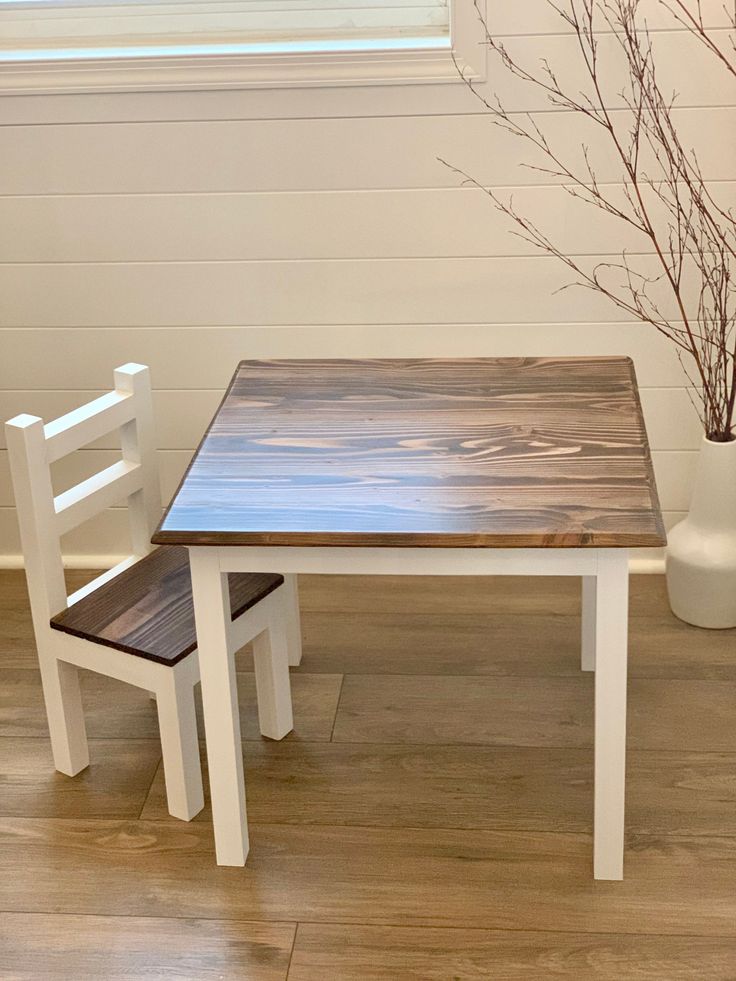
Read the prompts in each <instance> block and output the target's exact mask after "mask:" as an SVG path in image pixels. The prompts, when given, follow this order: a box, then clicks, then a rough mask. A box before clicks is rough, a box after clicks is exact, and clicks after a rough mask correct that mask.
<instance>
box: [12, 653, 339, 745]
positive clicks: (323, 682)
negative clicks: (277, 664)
mask: <svg viewBox="0 0 736 981" xmlns="http://www.w3.org/2000/svg"><path fill="white" fill-rule="evenodd" d="M82 675H83V678H82V692H83V699H84V704H85V715H86V719H87V732H88V734H89V735H90V736H91V737H95V738H98V739H126V738H135V739H158V721H157V716H156V705H155V703H154V702H152V701H151V699H150V698H149V697H148V694H147V693H146V692H145V691H143V690H142V689H140V688H133V687H131V686H130V685H125V684H123V683H122V682H119V681H114V680H112V679H110V678H105V677H103V676H102V675H98V674H95V673H94V672H91V671H85V672H82ZM341 684H342V677H341V676H340V675H330V674H320V675H309V674H299V675H295V676H294V677H293V678H292V694H293V700H294V718H295V726H294V732H293V733H292V734H291V735H290V736H287V739H310V740H327V739H329V738H330V733H331V731H332V725H333V721H334V718H335V711H336V709H337V703H338V699H339V696H340V686H341ZM238 695H239V699H240V708H241V727H242V732H243V736H244V738H246V739H258V738H259V730H258V713H257V705H256V689H255V678H254V676H253V674H248V673H243V674H239V675H238ZM195 697H196V699H197V705H198V717H199V731H200V732H201V733H204V726H203V724H202V716H201V704H200V698H199V691H198V690H197V692H196V694H195ZM47 733H48V729H47V726H46V712H45V709H44V704H43V693H42V691H41V679H40V675H39V673H38V671H36V670H31V669H17V670H2V669H0V736H8V735H10V736H43V737H46V736H47Z"/></svg>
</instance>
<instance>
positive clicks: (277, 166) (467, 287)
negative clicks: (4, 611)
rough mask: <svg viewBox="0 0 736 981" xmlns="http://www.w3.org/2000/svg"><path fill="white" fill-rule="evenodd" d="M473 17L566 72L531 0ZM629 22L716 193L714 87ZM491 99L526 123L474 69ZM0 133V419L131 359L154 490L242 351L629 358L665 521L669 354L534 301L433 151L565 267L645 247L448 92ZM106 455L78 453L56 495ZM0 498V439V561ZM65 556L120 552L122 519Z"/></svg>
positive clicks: (25, 125)
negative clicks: (140, 371) (497, 196)
mask: <svg viewBox="0 0 736 981" xmlns="http://www.w3.org/2000/svg"><path fill="white" fill-rule="evenodd" d="M490 3H491V10H492V13H491V16H492V17H493V18H495V24H496V26H497V27H498V29H499V30H501V31H502V32H503V33H504V34H505V35H507V36H508V41H507V43H508V45H509V47H512V46H516V48H515V49H516V50H517V51H518V52H519V53H520V56H522V57H525V58H529V59H535V58H538V57H539V56H542V55H544V56H546V57H549V59H550V60H551V61H555V62H558V63H560V64H569V63H570V61H571V59H570V57H569V51H570V39H569V38H568V37H565V36H563V35H561V34H560V31H559V25H558V23H557V21H556V19H554V17H553V16H552V15H551V14H550V12H549V9H548V8H547V5H546V4H545V3H544V0H527V2H525V3H524V4H523V5H522V4H502V3H500V2H499V3H495V0H490ZM709 6H710V8H711V9H709V10H708V16H709V19H710V23H712V24H713V25H715V26H719V25H723V23H724V21H723V17H724V14H723V11H722V6H721V4H720V2H719V0H716V2H713V3H711V4H710V5H709ZM651 13H652V18H653V19H652V21H651V23H652V25H653V27H654V28H655V29H656V32H657V33H656V36H655V43H656V45H657V53H658V56H659V60H660V64H661V67H662V72H663V75H664V77H665V79H666V80H667V79H669V80H671V81H672V83H673V85H676V87H677V88H678V90H679V91H680V93H681V94H680V99H679V102H678V105H679V106H680V108H679V109H678V110H677V118H678V124H679V126H680V128H681V133H682V135H683V138H684V140H685V141H686V142H692V143H694V144H695V145H696V146H697V148H698V151H699V156H700V160H701V164H702V167H703V170H704V172H705V174H706V176H707V177H709V178H710V179H712V180H713V181H714V182H715V183H714V189H715V191H716V193H717V194H718V195H719V196H721V198H722V199H723V200H724V201H729V200H730V201H731V202H732V201H733V191H734V188H735V187H736V140H735V138H734V137H735V134H736V127H735V126H734V122H736V93H735V92H734V87H733V85H732V84H731V83H730V82H729V80H728V78H727V77H726V76H725V74H724V73H722V72H720V71H719V69H718V67H717V66H716V65H715V64H714V63H713V62H712V61H710V60H709V59H708V58H706V57H705V56H704V53H703V52H702V51H700V50H699V49H698V47H697V45H695V43H694V42H693V41H692V40H691V39H689V38H688V37H687V35H685V34H683V32H681V31H678V30H672V29H671V28H672V24H671V22H669V21H668V20H667V15H666V13H664V12H663V11H662V9H661V8H660V6H659V5H658V4H657V3H656V0H651ZM605 43H606V42H605V40H604V44H605ZM682 64H687V65H688V66H689V71H688V73H687V76H686V77H683V73H682V72H681V71H680V66H681V65H682ZM491 87H492V88H494V89H496V90H498V91H500V92H502V94H503V95H504V98H505V100H506V102H507V105H510V106H512V107H513V108H514V109H519V110H522V109H523V110H529V109H531V110H543V109H544V106H543V104H541V103H540V102H539V100H538V98H537V97H536V96H534V95H530V94H529V93H527V92H525V91H520V90H519V89H518V88H516V87H514V86H511V85H509V82H508V79H506V78H505V77H504V76H502V75H501V74H499V73H498V72H497V69H496V68H495V67H494V66H491ZM618 111H619V112H620V111H621V110H618ZM543 123H544V126H545V128H546V130H547V131H548V133H549V134H550V135H551V137H552V138H553V139H558V140H560V141H564V142H565V144H566V145H568V146H574V145H576V143H577V142H578V141H581V140H584V139H587V141H588V142H590V143H591V152H592V154H593V156H594V158H595V160H596V166H597V169H598V176H599V179H600V180H601V181H608V182H615V181H616V180H617V179H618V176H619V175H618V171H617V169H616V167H615V162H614V160H613V158H612V157H611V155H610V154H609V153H608V152H607V150H606V148H605V147H604V146H602V145H600V144H598V143H596V141H595V139H593V138H591V135H590V134H586V133H585V132H584V131H583V130H582V128H581V125H580V121H579V120H577V119H576V118H574V117H571V116H569V115H568V114H566V113H561V112H550V111H546V110H545V112H544V117H543ZM0 124H1V125H0V324H1V327H2V329H1V332H0V390H1V391H0V416H1V417H2V418H8V417H9V416H11V415H13V414H15V413H16V412H19V411H28V412H33V413H37V414H39V415H42V416H45V417H48V418H50V417H53V416H55V415H57V414H59V413H61V412H63V411H66V410H68V409H69V408H71V407H72V406H74V405H77V404H79V403H81V402H83V401H85V400H87V399H89V398H92V397H94V395H95V394H97V393H98V392H99V391H100V390H102V389H104V388H105V387H106V386H107V385H108V384H109V382H110V379H111V369H112V368H113V367H114V366H115V365H117V364H118V363H121V362H124V361H129V360H136V361H141V362H143V363H146V364H149V365H151V367H152V370H153V378H154V385H155V388H156V403H157V411H158V431H159V443H160V446H161V468H162V480H163V486H164V493H165V496H166V497H168V496H169V495H170V494H171V492H172V490H173V488H174V487H175V486H176V483H177V481H178V479H179V477H180V475H181V473H182V471H183V469H184V467H185V465H186V463H187V461H188V459H189V456H190V454H191V452H192V449H193V447H194V446H195V445H196V443H197V441H198V439H199V437H200V435H201V433H202V431H203V429H204V427H205V425H206V423H207V421H208V420H209V417H210V416H211V414H212V412H213V410H214V408H215V406H216V404H217V402H218V400H219V398H220V395H221V392H222V388H223V386H224V385H225V384H226V382H227V380H228V378H229V375H230V374H231V372H232V369H233V367H234V364H235V362H236V361H237V360H238V359H240V358H243V357H277V356H292V355H293V356H307V357H308V356H314V357H322V356H328V355H329V356H355V355H364V356H370V355H389V354H395V355H406V356H419V355H458V356H461V355H535V354H582V353H599V354H610V353H621V354H630V355H631V356H632V357H633V358H634V360H635V362H636V368H637V373H638V377H639V381H640V384H641V386H642V401H643V405H644V410H645V414H646V417H647V423H648V426H649V432H650V438H651V443H652V446H653V450H654V458H655V466H656V470H657V476H658V481H659V487H660V495H661V499H662V504H663V507H664V509H665V511H666V512H667V515H666V516H667V520H668V522H669V523H672V522H673V521H675V520H677V519H678V518H679V517H680V516H681V514H682V512H683V511H684V510H685V508H686V507H687V504H688V496H689V488H690V483H691V479H692V474H693V467H694V462H695V457H696V450H697V446H698V443H699V439H700V429H699V423H698V420H697V417H696V415H695V413H694V411H693V409H692V407H691V405H690V402H689V399H688V396H687V393H686V391H685V389H684V388H683V376H682V372H681V369H680V367H679V365H678V362H677V359H676V358H675V356H674V354H673V352H672V351H671V350H670V349H669V348H668V347H667V345H666V344H665V343H664V342H663V341H662V339H661V338H660V337H659V336H657V335H656V334H655V333H654V332H653V331H651V330H649V329H647V328H646V327H643V326H640V325H638V324H634V323H629V322H625V321H622V320H621V315H620V313H619V312H617V311H616V310H615V308H613V307H612V306H610V305H609V304H607V303H606V302H604V301H603V300H602V299H601V298H599V297H598V296H596V295H594V294H592V293H586V292H581V291H575V290H566V291H564V292H562V293H558V292H555V291H556V290H557V288H558V287H559V286H561V285H563V284H564V283H565V282H567V276H566V273H565V271H564V269H561V268H560V267H559V266H558V265H557V264H556V263H555V262H554V261H553V260H551V259H548V258H546V257H539V256H537V255H534V254H532V253H531V250H530V249H529V248H528V247H527V246H526V245H525V244H524V243H523V242H520V241H519V240H518V239H517V238H514V237H513V236H511V235H510V234H509V228H508V226H507V224H505V222H504V220H503V219H502V217H501V216H500V215H498V214H497V213H496V212H495V211H494V210H493V209H492V206H491V205H490V202H489V201H488V200H487V199H486V198H485V197H484V196H483V195H482V193H480V192H478V191H476V190H472V189H467V188H460V187H458V186H457V185H458V182H457V178H456V177H455V175H454V174H452V173H451V172H450V171H448V170H447V168H445V167H443V166H442V165H441V164H440V163H439V162H438V160H437V157H438V156H440V157H444V158H446V159H448V160H451V161H452V162H453V163H455V164H456V165H457V166H460V167H462V168H464V169H466V170H467V171H469V172H470V173H472V174H473V175H474V176H475V177H476V178H477V179H479V180H481V181H482V182H484V183H486V184H489V185H493V186H495V187H500V188H503V189H505V190H508V191H509V193H513V194H514V199H515V203H516V205H517V207H518V208H519V209H521V210H525V211H528V212H529V213H530V214H532V215H534V216H535V218H536V219H537V221H538V223H539V224H541V225H543V226H544V225H546V226H547V227H551V228H554V229H555V231H556V233H557V234H558V239H559V241H560V242H561V244H562V246H563V248H565V249H567V250H569V251H570V252H571V253H574V254H576V255H581V256H604V255H606V254H608V253H610V252H611V251H615V250H616V249H618V248H621V247H623V246H626V247H628V248H630V249H632V250H633V251H643V252H646V251H647V246H646V243H641V242H638V241H636V240H635V239H633V240H632V239H631V238H630V237H627V236H626V235H625V234H624V233H623V232H622V230H621V229H620V228H619V227H618V226H617V225H616V224H615V223H612V222H610V221H607V220H606V219H605V216H601V217H600V220H599V219H598V218H596V217H594V216H592V215H591V214H590V213H589V212H588V211H586V210H584V209H581V206H580V204H579V203H577V202H575V201H574V200H572V199H571V198H570V197H569V196H568V195H567V194H566V193H565V192H564V190H563V189H561V188H560V187H559V186H557V185H556V184H555V183H554V182H553V181H551V180H549V179H544V178H541V177H540V175H539V173H536V172H535V171H533V170H529V169H526V168H524V167H522V166H520V164H521V163H522V162H523V161H525V160H526V161H529V162H534V161H533V160H532V159H531V158H530V157H528V156H526V155H524V156H522V153H521V147H520V145H519V144H518V143H516V142H514V141H513V140H512V139H511V138H510V137H508V136H507V135H506V134H504V133H503V132H502V131H500V130H498V129H497V128H495V127H493V126H492V125H491V124H490V123H489V121H488V119H487V118H485V117H484V116H483V115H482V113H480V112H479V107H478V104H477V103H476V102H475V101H474V100H473V99H472V97H470V96H469V94H468V93H467V92H466V91H465V90H464V88H463V86H462V85H407V86H404V87H403V88H399V87H390V86H373V87H361V88H353V89H345V88H333V89H323V90H315V89H312V90H292V91H288V92H287V91H284V90H273V89H272V90H263V91H257V90H249V91H243V92H192V93H186V92H180V93H170V94H162V93H140V94H124V95H88V96H82V95H76V96H75V95H65V96H56V97H40V96H35V97H12V98H7V97H6V98H4V99H0ZM645 261H647V260H645ZM112 452H113V444H111V443H110V442H109V441H108V442H105V441H103V442H101V443H100V444H97V445H96V446H95V447H94V448H92V449H89V450H86V451H83V452H80V453H79V454H78V455H77V458H76V459H74V460H73V461H70V463H69V464H64V466H63V468H62V469H61V470H60V472H59V473H58V475H57V477H58V481H59V487H60V488H61V487H63V486H68V485H69V484H70V483H72V482H74V480H75V479H77V478H80V477H84V476H87V475H88V474H89V473H91V472H92V471H94V470H95V469H99V468H101V467H103V466H105V465H107V464H108V462H110V459H111V455H112ZM12 503H13V502H12V490H11V487H10V480H9V474H8V469H7V459H6V454H5V451H4V449H3V448H1V447H0V562H2V561H8V560H9V557H12V556H14V555H17V553H18V551H19V543H18V535H17V529H16V526H15V516H14V513H13V509H12ZM67 550H68V552H69V553H70V554H73V555H84V554H92V555H100V554H116V553H120V552H122V551H124V550H125V534H124V524H123V521H122V514H121V512H120V511H115V510H113V511H111V512H108V513H107V514H106V515H104V516H103V517H102V518H101V519H100V520H99V521H96V522H93V523H90V525H89V526H85V527H84V528H82V529H80V530H79V531H78V532H76V533H74V534H73V535H71V536H69V541H68V543H67Z"/></svg>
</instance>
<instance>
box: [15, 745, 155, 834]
mask: <svg viewBox="0 0 736 981" xmlns="http://www.w3.org/2000/svg"><path fill="white" fill-rule="evenodd" d="M89 750H90V765H89V766H88V767H87V769H86V770H83V771H82V772H81V773H79V774H77V776H76V777H68V776H66V775H65V774H62V773H57V772H56V770H55V769H54V764H53V760H52V757H51V746H50V745H49V743H48V741H47V740H45V739H36V738H28V737H20V738H13V737H12V736H8V737H5V738H2V739H0V785H2V794H1V795H0V814H4V815H25V816H27V817H60V818H73V817H88V818H136V817H138V815H139V814H140V812H141V808H142V807H143V804H144V802H145V800H146V797H147V795H148V790H149V788H150V786H151V781H152V780H153V777H154V775H155V773H156V770H157V768H158V766H159V763H160V760H161V748H160V746H159V743H158V741H157V740H150V739H149V740H134V739H126V740H121V739H115V740H104V739H99V740H98V739H92V740H90V743H89Z"/></svg>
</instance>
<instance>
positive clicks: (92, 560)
mask: <svg viewBox="0 0 736 981" xmlns="http://www.w3.org/2000/svg"><path fill="white" fill-rule="evenodd" d="M643 551H645V552H646V554H642V555H634V556H632V557H631V558H630V559H629V571H630V572H631V574H632V575H662V574H663V573H664V549H646V550H643ZM125 558H127V556H125V555H65V556H64V567H65V568H67V569H111V568H112V567H113V566H114V565H117V563H118V562H122V560H123V559H125ZM22 568H23V556H22V555H0V569H22Z"/></svg>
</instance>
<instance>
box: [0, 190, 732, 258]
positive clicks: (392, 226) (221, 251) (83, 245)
mask: <svg viewBox="0 0 736 981" xmlns="http://www.w3.org/2000/svg"><path fill="white" fill-rule="evenodd" d="M713 189H714V196H715V197H716V199H717V200H719V202H720V203H721V204H722V205H723V206H724V207H728V206H729V205H730V203H731V201H733V200H734V197H736V183H734V182H731V181H727V182H723V183H720V184H715V185H713ZM498 193H499V195H500V196H501V197H502V198H503V199H504V200H510V199H513V202H514V207H515V208H516V209H518V211H519V213H520V214H523V215H529V216H530V217H531V218H532V219H533V220H534V222H535V223H536V224H537V225H538V226H539V227H540V228H542V229H546V230H547V231H548V232H549V233H550V234H552V235H553V236H554V241H555V243H556V244H557V245H558V246H559V247H560V248H561V249H562V251H563V252H567V253H570V254H578V255H586V254H589V255H600V254H603V253H606V252H607V251H609V250H610V248H611V242H612V241H616V242H618V243H620V245H621V247H622V248H624V247H625V248H626V249H627V251H628V252H630V253H637V252H639V253H640V252H649V253H651V252H652V251H653V248H652V245H651V242H650V241H649V240H648V239H647V238H646V237H645V236H644V235H642V234H640V233H638V232H636V231H635V230H633V229H631V228H629V227H628V226H626V225H624V224H623V223H622V222H620V221H619V220H617V219H615V218H613V217H611V216H610V215H606V214H605V213H604V212H601V213H600V214H598V215H596V217H595V220H592V213H591V208H590V206H589V205H587V204H585V203H584V202H583V201H581V199H580V198H579V197H573V196H571V195H570V194H569V193H568V191H567V190H566V189H565V188H563V187H560V186H543V187H523V186H522V187H516V188H504V189H501V190H498ZM606 194H607V196H608V197H609V199H610V200H612V201H614V202H615V203H617V204H618V203H619V202H621V203H623V189H622V187H621V186H620V185H615V186H611V187H610V188H607V189H606ZM654 211H655V212H656V208H655V209H654ZM512 228H513V226H512V223H511V222H510V221H508V220H507V219H506V218H504V217H503V216H502V215H501V214H500V213H499V212H498V211H497V210H496V209H495V206H494V204H493V202H492V200H491V199H490V198H489V197H488V196H487V195H485V194H484V193H483V192H482V191H481V190H479V189H477V188H436V189H431V190H429V189H427V190H422V189H417V190H413V191H412V190H400V191H399V190H393V191H338V192H334V191H330V192H324V191H322V192H293V193H284V194H271V193H223V194H203V193H197V194H155V195H127V194H121V195H69V196H66V195H63V196H47V197H39V196H34V197H26V196H21V197H5V198H0V262H166V261H206V262H215V261H218V260H225V261H231V260H239V259H240V260H244V259H249V260H262V259H350V258H356V259H373V258H416V257H430V258H436V257H447V256H451V257H466V256H516V255H518V256H524V255H537V254H538V250H537V249H535V248H534V246H532V245H531V244H530V243H529V242H527V241H526V240H524V239H522V238H520V237H519V236H517V235H511V234H509V232H510V231H511V230H512ZM287 230H288V233H287Z"/></svg>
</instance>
